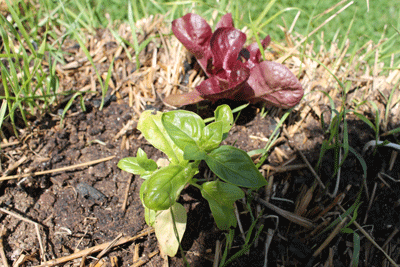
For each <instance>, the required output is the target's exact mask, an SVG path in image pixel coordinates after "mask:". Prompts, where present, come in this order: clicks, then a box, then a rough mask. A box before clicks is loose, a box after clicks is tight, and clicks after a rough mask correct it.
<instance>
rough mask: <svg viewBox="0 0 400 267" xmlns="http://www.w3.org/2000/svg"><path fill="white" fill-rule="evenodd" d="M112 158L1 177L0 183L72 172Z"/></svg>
mask: <svg viewBox="0 0 400 267" xmlns="http://www.w3.org/2000/svg"><path fill="white" fill-rule="evenodd" d="M113 158H115V156H111V157H106V158H102V159H97V160H93V161H89V162H85V163H79V164H76V165H73V166H67V167H62V168H58V169H52V170H47V171H40V172H31V173H24V174H18V175H12V176H5V177H1V178H0V181H6V180H12V179H18V178H24V177H29V176H38V175H43V174H49V173H54V172H61V171H68V170H73V169H76V168H80V167H86V166H90V165H94V164H97V163H100V162H104V161H108V160H111V159H113Z"/></svg>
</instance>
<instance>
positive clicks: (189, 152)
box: [183, 145, 206, 160]
mask: <svg viewBox="0 0 400 267" xmlns="http://www.w3.org/2000/svg"><path fill="white" fill-rule="evenodd" d="M183 158H184V159H186V160H204V159H205V158H206V152H205V151H203V150H200V149H199V148H198V147H197V146H192V145H188V146H185V150H184V153H183Z"/></svg>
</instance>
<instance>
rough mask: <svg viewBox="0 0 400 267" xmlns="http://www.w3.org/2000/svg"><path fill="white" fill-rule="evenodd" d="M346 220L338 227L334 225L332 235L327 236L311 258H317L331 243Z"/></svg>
mask: <svg viewBox="0 0 400 267" xmlns="http://www.w3.org/2000/svg"><path fill="white" fill-rule="evenodd" d="M347 220H348V218H347V217H346V218H344V219H343V220H342V221H341V222H340V223H339V224H338V225H336V227H335V229H334V230H333V231H332V233H331V234H330V235H329V236H328V238H327V239H325V241H324V243H322V245H321V246H320V247H319V248H318V249H317V250H316V251H315V252H314V254H313V257H317V256H318V255H319V254H320V253H321V252H322V250H324V248H326V246H328V245H329V243H330V242H331V241H332V239H333V238H334V237H335V236H336V235H337V234H338V233H339V231H340V230H341V229H342V228H343V227H344V225H345V224H346V223H347Z"/></svg>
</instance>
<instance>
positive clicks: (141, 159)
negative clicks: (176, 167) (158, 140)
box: [136, 148, 157, 171]
mask: <svg viewBox="0 0 400 267" xmlns="http://www.w3.org/2000/svg"><path fill="white" fill-rule="evenodd" d="M136 158H137V161H138V163H139V165H140V166H141V167H142V168H143V169H145V170H147V171H155V170H157V163H156V162H155V161H154V160H152V159H148V158H147V154H146V152H144V151H143V149H141V148H139V149H138V151H137V153H136Z"/></svg>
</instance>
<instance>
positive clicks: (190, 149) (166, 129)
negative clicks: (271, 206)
mask: <svg viewBox="0 0 400 267" xmlns="http://www.w3.org/2000/svg"><path fill="white" fill-rule="evenodd" d="M232 125H233V115H232V111H231V109H230V108H229V106H227V105H222V106H219V107H218V108H217V109H216V110H215V121H214V122H212V123H210V124H208V125H206V123H205V122H204V120H203V119H202V118H201V117H200V116H199V115H197V114H196V113H193V112H190V111H185V110H174V111H169V112H166V113H161V112H157V113H155V114H153V113H152V111H145V112H143V113H142V115H141V116H140V119H139V123H138V127H137V128H138V129H139V130H140V131H141V132H142V134H143V135H144V137H145V138H146V139H147V140H148V141H149V142H150V143H151V144H152V145H153V146H154V147H155V148H157V149H159V150H161V151H162V152H164V153H165V154H166V155H167V156H168V160H169V165H168V166H166V167H159V166H157V164H156V162H155V161H153V160H152V159H148V158H147V155H146V153H145V152H144V151H143V150H142V149H140V148H139V149H138V151H137V155H136V157H128V158H124V159H122V160H120V161H119V163H118V167H119V168H121V169H122V170H124V171H127V172H129V173H133V174H136V175H140V176H141V177H142V178H143V179H145V181H144V182H143V184H142V186H141V188H140V199H141V201H142V204H143V206H144V208H145V220H146V222H147V224H149V225H150V226H153V227H154V228H155V233H156V236H157V239H158V241H159V242H160V245H161V248H162V249H163V251H164V252H165V253H166V254H167V255H169V256H171V257H172V256H174V255H175V254H176V253H177V251H178V248H179V242H180V241H181V240H182V237H183V234H184V232H185V228H186V211H185V209H184V208H183V206H182V204H180V203H178V202H177V200H178V198H179V195H180V193H181V191H182V189H183V188H184V187H185V186H187V185H188V184H190V185H193V186H195V187H197V188H198V189H199V190H200V191H201V194H202V196H203V197H204V198H205V199H206V200H207V201H208V203H209V205H210V209H211V212H212V214H213V216H214V219H215V222H216V224H217V226H218V227H219V228H220V229H221V230H227V229H229V228H230V227H236V224H237V221H236V217H235V212H234V206H233V204H234V202H235V201H236V200H238V199H240V198H243V197H244V192H243V191H242V190H241V189H240V187H245V188H251V189H257V188H259V187H261V186H264V185H266V180H265V178H264V177H263V176H262V175H261V173H260V172H259V171H258V169H257V168H256V166H255V165H254V163H253V161H252V160H251V158H250V157H249V156H248V154H247V153H246V152H245V151H243V150H240V149H238V148H235V147H233V146H227V145H223V146H220V143H221V141H222V140H224V139H225V138H226V137H227V135H228V132H229V130H230V129H231V127H232ZM202 160H204V161H205V162H206V163H207V165H208V167H209V168H210V169H211V171H213V172H214V173H215V174H216V175H217V176H218V178H219V179H216V180H214V181H207V182H204V183H200V182H199V181H197V180H196V179H195V178H193V177H194V175H195V174H196V173H198V166H199V164H200V162H201V161H202Z"/></svg>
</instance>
